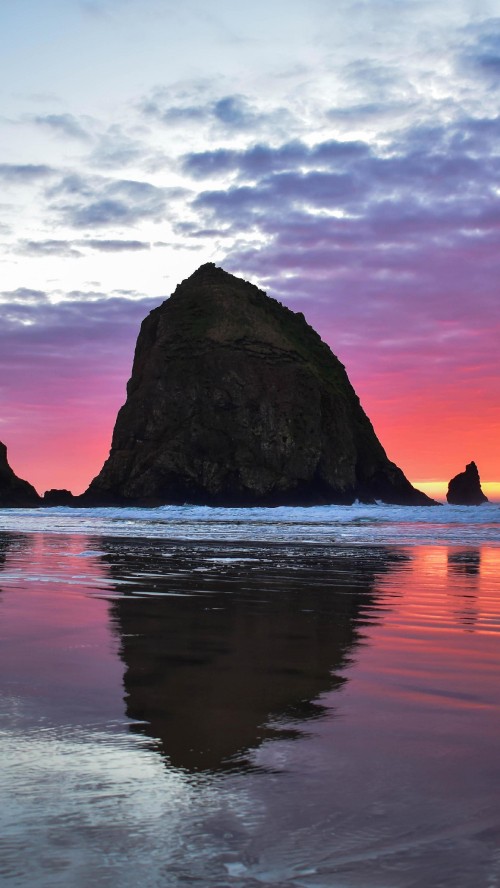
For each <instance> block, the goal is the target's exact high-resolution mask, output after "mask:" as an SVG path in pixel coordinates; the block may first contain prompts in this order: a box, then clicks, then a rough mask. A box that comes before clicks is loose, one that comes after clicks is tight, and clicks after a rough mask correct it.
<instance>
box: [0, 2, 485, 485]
mask: <svg viewBox="0 0 500 888" xmlns="http://www.w3.org/2000/svg"><path fill="white" fill-rule="evenodd" d="M0 41H1V53H0V68H1V69H2V73H1V78H0V82H1V84H2V86H1V105H0V188H1V192H0V205H1V214H0V270H1V272H0V306H1V319H2V323H1V325H0V398H1V406H0V440H2V441H3V442H4V443H5V444H6V445H7V447H8V451H9V461H10V463H11V465H12V467H13V468H14V470H15V471H16V472H17V473H18V474H19V475H21V477H24V478H27V479H28V480H29V481H31V482H32V483H33V484H34V485H35V486H36V487H37V489H38V490H39V491H40V492H42V493H43V491H44V490H46V489H47V488H50V487H67V488H70V489H71V490H72V491H73V492H74V493H80V492H81V491H82V490H83V489H85V488H86V487H87V485H88V483H89V482H90V480H91V478H92V477H93V476H94V475H96V474H97V472H98V471H99V470H100V468H101V466H102V463H103V461H104V459H105V458H106V456H107V454H108V451H109V445H110V439H111V432H112V428H113V424H114V420H115V417H116V412H117V409H118V407H119V406H120V405H121V404H122V403H123V401H124V398H125V384H126V381H127V379H128V377H129V376H130V369H131V363H132V356H133V348H134V344H135V340H136V337H137V333H138V329H139V325H140V322H141V320H142V318H143V317H144V316H145V315H146V314H147V313H148V312H149V311H150V310H151V309H152V308H153V307H154V306H156V305H158V304H159V303H160V302H161V301H163V300H164V299H165V298H167V297H168V296H169V295H170V293H171V292H172V291H173V290H174V289H175V287H176V285H177V284H178V283H179V282H180V281H181V280H182V279H183V278H186V277H188V276H189V275H190V274H191V273H192V272H193V271H195V269H196V268H197V267H198V266H199V265H201V264H202V263H204V262H207V261H210V262H215V263H217V264H218V265H221V266H223V267H224V268H225V269H226V270H228V271H231V272H233V273H234V274H238V275H241V276H243V277H245V278H246V279H248V280H251V281H252V282H254V283H256V284H257V285H258V286H260V287H262V288H263V289H265V290H266V291H267V292H268V294H269V295H271V296H274V297H275V298H277V299H279V300H280V301H281V302H283V303H285V304H286V305H288V306H289V307H290V308H292V309H294V310H295V311H303V312H304V314H305V316H306V318H307V320H308V321H309V323H310V324H312V326H314V327H315V328H316V329H317V330H318V332H319V333H320V334H321V336H322V338H323V339H324V340H325V341H326V342H328V344H329V345H330V346H331V348H332V350H333V351H334V352H335V354H337V355H338V357H339V358H340V359H341V361H342V362H343V363H344V364H345V365H346V369H347V372H348V374H349V377H350V379H351V382H352V383H353V385H354V387H355V389H356V391H357V392H358V394H359V396H360V398H361V403H362V405H363V407H364V408H365V410H366V412H367V413H368V415H369V417H370V419H371V420H372V422H373V425H374V427H375V430H376V432H377V434H378V436H379V438H380V440H381V442H382V444H383V445H384V447H385V449H386V451H387V453H388V455H389V457H390V458H391V459H393V460H394V461H395V462H396V463H397V464H398V465H399V466H401V468H402V469H403V471H404V472H405V474H406V475H407V476H408V477H409V478H410V480H411V481H412V482H413V483H416V484H417V486H421V487H422V489H425V490H426V491H427V492H431V493H438V494H439V495H441V496H442V494H443V484H442V482H444V481H446V482H447V480H448V479H449V478H450V477H451V476H452V475H455V474H456V473H457V472H459V471H462V470H463V468H464V467H465V464H466V463H467V462H470V461H471V460H475V461H476V463H477V465H478V468H479V472H480V475H481V479H482V481H483V489H484V490H485V492H486V493H487V494H488V495H489V496H494V497H496V498H500V457H499V444H498V442H499V439H500V346H499V343H500V294H499V288H500V0H450V2H449V3H447V4H437V3H436V2H435V0H433V2H427V0H286V2H285V0H265V2H263V0H253V2H252V3H247V4H236V3H234V0H231V2H230V0H186V2H183V3H179V2H175V3H174V2H170V0H3V2H2V3H1V4H0ZM437 482H439V484H438V483H437Z"/></svg>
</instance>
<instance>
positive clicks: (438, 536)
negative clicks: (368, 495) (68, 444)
mask: <svg viewBox="0 0 500 888" xmlns="http://www.w3.org/2000/svg"><path fill="white" fill-rule="evenodd" d="M0 633H1V645H0V754H1V762H2V768H1V772H0V792H1V798H2V806H1V809H0V883H1V884H2V886H3V885H5V886H8V888H14V886H23V888H24V886H28V885H29V886H37V888H49V886H51V888H52V886H59V885H60V886H63V885H64V886H68V885H71V886H72V888H87V886H93V888H104V886H111V885H113V886H115V885H119V886H120V888H129V886H130V888H132V886H134V888H135V886H136V885H137V884H140V885H142V886H144V888H157V886H158V888H184V886H200V888H262V886H274V888H302V886H303V888H424V886H425V888H448V886H449V888H452V886H453V888H497V886H499V885H500V760H499V756H498V746H499V740H500V681H499V674H500V505H498V504H492V503H490V504H485V505H483V506H479V507H457V506H439V507H432V508H430V507H429V508H415V507H414V508H403V507H397V506H384V505H373V506H368V505H360V504H359V505H358V504H355V505H353V506H342V507H340V506H339V507H337V506H323V507H311V508H275V509H257V508H255V509H222V508H220V509H215V508H205V507H192V506H182V507H162V508H157V509H129V508H127V509H70V508H51V509H47V508H43V509H33V510H0Z"/></svg>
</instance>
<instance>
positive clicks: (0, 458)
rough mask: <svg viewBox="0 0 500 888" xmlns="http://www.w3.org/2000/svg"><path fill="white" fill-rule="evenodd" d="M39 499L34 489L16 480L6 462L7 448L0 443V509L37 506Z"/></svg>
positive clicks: (18, 479) (20, 480) (25, 482)
mask: <svg viewBox="0 0 500 888" xmlns="http://www.w3.org/2000/svg"><path fill="white" fill-rule="evenodd" d="M40 502H41V500H40V497H39V496H38V494H37V492H36V490H35V488H34V487H32V486H31V484H28V482H27V481H23V480H22V479H21V478H18V477H17V475H16V474H15V473H14V472H13V471H12V469H11V467H10V466H9V463H8V462H7V448H6V446H5V444H2V442H1V441H0V508H2V509H5V508H11V507H19V508H29V507H30V506H39V505H40Z"/></svg>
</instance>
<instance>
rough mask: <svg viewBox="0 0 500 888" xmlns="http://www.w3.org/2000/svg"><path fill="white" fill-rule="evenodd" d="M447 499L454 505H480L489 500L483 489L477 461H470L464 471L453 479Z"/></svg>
mask: <svg viewBox="0 0 500 888" xmlns="http://www.w3.org/2000/svg"><path fill="white" fill-rule="evenodd" d="M446 499H447V500H448V502H449V503H451V504H452V505H454V506H480V505H481V503H487V502H488V497H487V496H485V495H484V493H483V491H482V490H481V481H480V479H479V472H478V469H477V466H476V463H475V462H470V463H469V464H468V465H467V466H466V467H465V471H464V472H460V474H459V475H455V477H454V478H452V479H451V481H450V483H449V484H448V493H447V494H446Z"/></svg>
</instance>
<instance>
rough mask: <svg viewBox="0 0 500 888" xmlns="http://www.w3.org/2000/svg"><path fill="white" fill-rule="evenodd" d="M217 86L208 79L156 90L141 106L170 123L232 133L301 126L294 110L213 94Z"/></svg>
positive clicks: (239, 96)
mask: <svg viewBox="0 0 500 888" xmlns="http://www.w3.org/2000/svg"><path fill="white" fill-rule="evenodd" d="M212 90H213V87H212V85H211V84H210V83H207V82H204V83H199V84H194V85H193V86H192V87H191V89H190V90H189V91H186V92H184V91H181V90H179V91H178V92H175V91H173V90H155V91H154V92H153V93H152V94H151V96H150V97H149V98H146V99H144V100H143V101H142V103H141V105H140V110H141V111H142V113H143V114H144V115H145V116H146V117H149V118H152V119H154V120H156V121H158V122H160V123H163V124H166V125H167V126H169V127H171V126H175V125H179V126H184V127H185V126H186V125H189V124H192V125H196V126H199V125H201V124H206V125H208V126H210V128H211V129H212V130H214V131H215V132H217V133H219V134H220V133H225V134H226V135H228V136H231V135H235V134H238V133H250V134H252V135H253V134H254V133H256V132H258V131H260V130H271V131H273V132H274V133H276V132H279V131H280V130H283V131H287V130H288V131H291V130H292V129H295V128H296V126H297V121H296V120H295V118H294V116H293V114H292V113H291V111H290V110H289V109H287V108H284V107H281V106H278V107H271V108H264V109H263V108H262V106H259V105H258V104H257V103H255V102H252V101H251V100H250V99H249V98H248V97H247V96H245V95H241V94H229V95H223V96H219V97H217V96H214V95H212V94H211V93H212Z"/></svg>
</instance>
